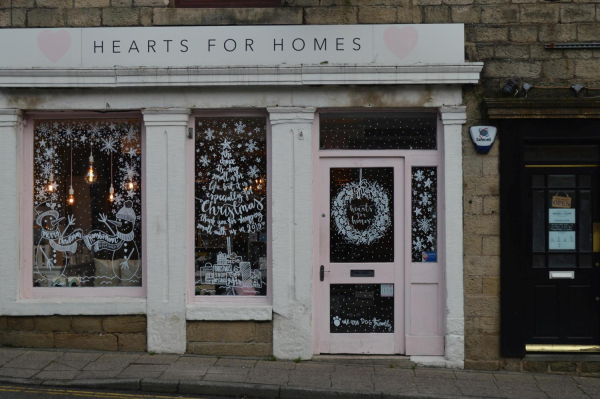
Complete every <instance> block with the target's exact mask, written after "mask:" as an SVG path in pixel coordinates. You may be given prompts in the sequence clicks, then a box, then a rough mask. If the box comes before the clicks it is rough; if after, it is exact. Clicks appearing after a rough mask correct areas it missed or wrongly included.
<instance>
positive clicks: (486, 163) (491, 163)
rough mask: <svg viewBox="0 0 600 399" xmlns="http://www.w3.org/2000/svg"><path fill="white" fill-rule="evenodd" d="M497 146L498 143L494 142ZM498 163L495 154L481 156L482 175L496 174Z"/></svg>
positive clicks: (527, 49) (498, 172) (527, 48)
mask: <svg viewBox="0 0 600 399" xmlns="http://www.w3.org/2000/svg"><path fill="white" fill-rule="evenodd" d="M511 47H513V48H515V51H516V52H519V51H520V50H519V49H520V48H521V46H517V45H514V44H513V45H512V46H511ZM524 47H526V52H527V53H529V46H524ZM497 53H498V49H497V48H496V54H497ZM496 146H498V144H496ZM499 165H500V162H499V158H498V157H496V156H490V155H488V156H486V157H484V158H483V175H484V176H498V175H499V174H500V171H499V170H498V166H499Z"/></svg>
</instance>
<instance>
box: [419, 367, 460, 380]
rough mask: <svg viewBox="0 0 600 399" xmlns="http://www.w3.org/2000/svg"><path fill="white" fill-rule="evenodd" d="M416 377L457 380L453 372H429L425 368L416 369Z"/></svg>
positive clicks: (435, 370) (434, 370)
mask: <svg viewBox="0 0 600 399" xmlns="http://www.w3.org/2000/svg"><path fill="white" fill-rule="evenodd" d="M415 376H417V377H424V378H445V379H451V380H453V379H456V376H455V375H454V371H453V370H437V369H433V370H427V369H423V368H417V369H415Z"/></svg>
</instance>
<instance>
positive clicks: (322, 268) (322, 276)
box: [319, 265, 329, 281]
mask: <svg viewBox="0 0 600 399" xmlns="http://www.w3.org/2000/svg"><path fill="white" fill-rule="evenodd" d="M325 273H329V271H325V266H323V265H321V268H320V269H319V280H321V281H324V280H325Z"/></svg>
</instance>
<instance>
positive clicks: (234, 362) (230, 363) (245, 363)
mask: <svg viewBox="0 0 600 399" xmlns="http://www.w3.org/2000/svg"><path fill="white" fill-rule="evenodd" d="M256 363H258V360H250V359H229V358H225V359H219V360H217V362H216V363H215V365H216V366H221V367H254V366H255V365H256Z"/></svg>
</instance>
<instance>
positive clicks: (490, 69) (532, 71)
mask: <svg viewBox="0 0 600 399" xmlns="http://www.w3.org/2000/svg"><path fill="white" fill-rule="evenodd" d="M483 74H484V76H486V77H488V78H510V77H515V76H519V77H520V78H539V77H540V76H541V74H542V63H541V62H540V61H530V62H525V61H496V60H491V61H488V62H486V63H485V66H484V68H483Z"/></svg>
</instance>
